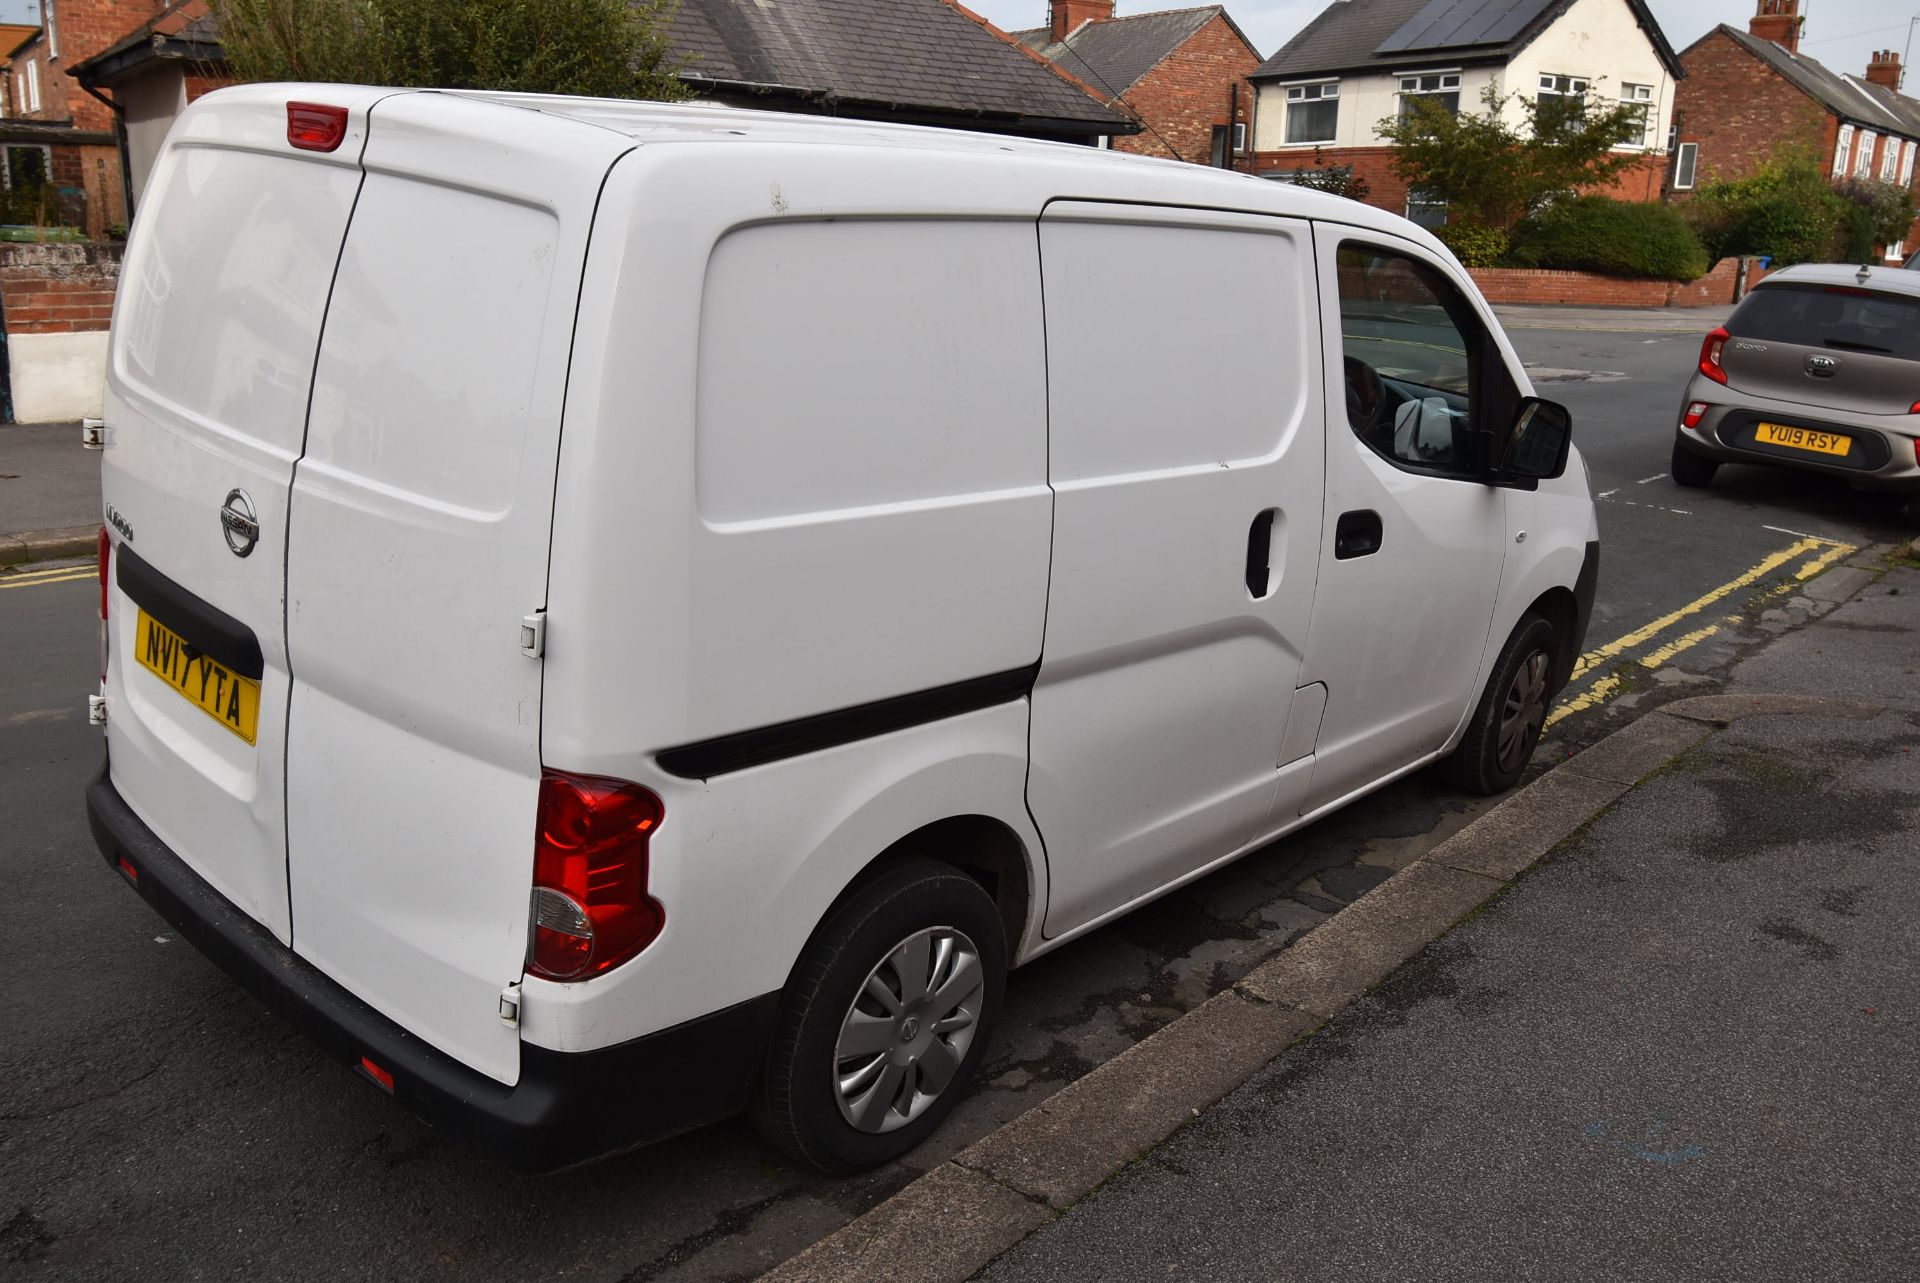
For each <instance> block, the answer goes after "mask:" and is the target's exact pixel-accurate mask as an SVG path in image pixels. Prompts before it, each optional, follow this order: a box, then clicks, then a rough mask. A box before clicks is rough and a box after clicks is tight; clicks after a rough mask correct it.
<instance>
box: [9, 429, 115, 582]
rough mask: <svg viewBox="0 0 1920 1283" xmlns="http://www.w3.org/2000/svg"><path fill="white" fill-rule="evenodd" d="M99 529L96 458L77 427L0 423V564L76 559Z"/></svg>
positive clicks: (87, 550)
mask: <svg viewBox="0 0 1920 1283" xmlns="http://www.w3.org/2000/svg"><path fill="white" fill-rule="evenodd" d="M99 530H100V456H99V455H98V454H96V453H95V452H93V451H91V450H87V449H83V448H82V447H81V445H80V425H79V424H77V423H8V424H0V566H10V565H17V564H19V563H21V562H27V561H52V560H55V559H56V558H60V557H82V556H85V555H87V554H88V553H90V552H92V551H93V550H94V547H95V540H96V539H97V537H98V534H99Z"/></svg>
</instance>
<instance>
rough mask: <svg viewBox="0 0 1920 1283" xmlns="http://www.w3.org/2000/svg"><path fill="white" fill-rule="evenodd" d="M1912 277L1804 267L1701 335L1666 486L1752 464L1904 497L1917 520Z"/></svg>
mask: <svg viewBox="0 0 1920 1283" xmlns="http://www.w3.org/2000/svg"><path fill="white" fill-rule="evenodd" d="M1917 450H1920V275H1916V274H1915V273H1911V272H1906V271H1902V270H1900V269H1898V268H1880V269H1873V268H1867V267H1848V266H1845V265H1841V264H1831V263H1822V264H1806V265H1803V266H1800V267H1790V268H1787V269H1786V270H1785V271H1781V272H1776V273H1774V274H1773V275H1772V276H1769V277H1767V279H1766V280H1764V281H1762V282H1761V283H1760V284H1759V285H1757V286H1755V287H1754V289H1753V292H1752V293H1750V294H1748V295H1747V297H1746V298H1745V299H1743V300H1742V301H1741V303H1740V305H1739V306H1738V307H1736V308H1734V310H1733V315H1732V316H1729V317H1728V318H1727V323H1726V324H1725V325H1723V326H1721V327H1720V328H1719V329H1717V330H1715V331H1714V332H1713V333H1711V334H1709V335H1707V338H1706V341H1705V342H1704V343H1702V344H1701V346H1700V365H1699V368H1698V370H1697V371H1696V372H1695V373H1694V376H1693V379H1692V380H1691V381H1690V382H1689V383H1688V384H1687V394H1686V398H1685V399H1684V400H1683V401H1681V403H1680V423H1679V426H1678V428H1677V430H1676V435H1675V437H1674V442H1673V479H1674V480H1675V481H1677V482H1678V483H1679V484H1681V485H1683V486H1704V485H1706V484H1707V483H1708V482H1710V481H1712V480H1713V474H1714V472H1715V471H1716V470H1718V468H1719V467H1720V465H1721V464H1722V463H1763V464H1772V465H1774V466H1776V467H1784V468H1801V469H1804V470H1806V471H1808V472H1823V473H1826V474H1827V475H1829V476H1835V477H1841V478H1843V479H1845V480H1846V481H1848V482H1850V483H1851V484H1853V485H1855V486H1858V487H1861V488H1873V489H1883V490H1899V491H1902V492H1904V493H1906V494H1908V495H1909V496H1912V497H1911V498H1910V499H1909V501H1908V504H1907V513H1908V515H1909V516H1914V515H1916V513H1920V453H1916V451H1917Z"/></svg>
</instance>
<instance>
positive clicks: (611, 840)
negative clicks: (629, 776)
mask: <svg viewBox="0 0 1920 1283" xmlns="http://www.w3.org/2000/svg"><path fill="white" fill-rule="evenodd" d="M665 817H666V809H665V808H664V807H663V806H662V805H661V803H660V799H659V797H658V796H656V795H655V794H654V793H653V792H652V791H651V790H649V789H645V788H642V787H641V786H640V785H638V784H629V783H627V782H626V781H625V780H615V779H608V778H607V777H605V776H600V775H569V774H567V773H566V772H564V771H553V770H548V771H543V772H541V775H540V805H539V816H538V820H537V822H536V825H535V829H534V844H533V901H532V905H531V924H530V925H531V932H530V935H531V939H530V940H529V941H528V944H527V969H528V970H530V971H531V972H533V974H535V975H537V976H543V977H545V978H546V979H548V980H585V979H587V978H589V977H591V976H597V975H600V974H601V973H602V972H605V971H608V970H610V969H612V968H614V967H617V966H619V965H620V964H621V963H623V962H625V961H627V960H628V959H629V958H631V957H633V956H634V955H635V954H637V953H639V952H640V951H641V950H642V949H644V948H646V947H647V946H648V945H650V944H652V943H653V942H654V940H655V939H657V938H658V937H659V935H660V931H661V929H662V928H663V927H665V926H666V924H667V913H666V910H665V909H664V908H662V907H661V904H660V902H659V901H658V900H655V899H654V898H653V897H652V896H650V895H648V894H647V846H648V843H649V842H651V840H652V838H653V833H654V830H655V829H658V828H659V827H660V822H661V820H662V819H664V818H665Z"/></svg>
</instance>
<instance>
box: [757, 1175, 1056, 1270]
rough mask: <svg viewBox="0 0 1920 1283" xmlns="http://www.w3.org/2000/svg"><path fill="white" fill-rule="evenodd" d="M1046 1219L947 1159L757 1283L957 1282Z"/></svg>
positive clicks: (1035, 1206) (1032, 1205) (1048, 1215)
mask: <svg viewBox="0 0 1920 1283" xmlns="http://www.w3.org/2000/svg"><path fill="white" fill-rule="evenodd" d="M1052 1219H1053V1213H1052V1212H1050V1211H1048V1210H1047V1209H1046V1208H1045V1207H1043V1206H1041V1205H1040V1204H1039V1203H1036V1202H1034V1201H1033V1200H1032V1199H1030V1198H1025V1197H1023V1196H1021V1195H1019V1194H1016V1193H1015V1192H1014V1191H1012V1190H1010V1189H1008V1188H1007V1187H1006V1186H1005V1185H1002V1184H1000V1183H999V1182H997V1181H995V1180H994V1179H993V1178H992V1177H989V1176H986V1175H983V1174H981V1173H980V1172H976V1171H970V1170H968V1169H967V1168H964V1167H956V1166H954V1165H953V1164H952V1163H947V1164H945V1165H943V1166H941V1167H936V1168H935V1169H934V1170H933V1171H931V1172H929V1173H927V1174H926V1175H925V1176H922V1177H921V1178H920V1179H918V1180H916V1181H914V1182H913V1183H912V1184H911V1185H909V1186H907V1187H906V1188H905V1189H903V1190H901V1191H900V1192H899V1193H898V1194H895V1195H894V1196H893V1197H892V1198H890V1199H888V1200H887V1201H886V1202H884V1203H882V1204H880V1206H878V1207H876V1208H874V1209H873V1210H872V1211H870V1212H868V1213H866V1214H865V1215H864V1216H862V1217H860V1218H859V1219H858V1220H856V1221H854V1222H853V1223H852V1224H851V1225H848V1226H847V1227H846V1228H845V1229H842V1230H840V1231H838V1232H837V1233H834V1234H830V1235H828V1236H827V1237H826V1238H823V1239H821V1240H820V1241H819V1242H817V1243H815V1244H814V1245H813V1246H812V1247H810V1248H808V1249H807V1250H806V1251H804V1252H802V1253H800V1254H799V1255H798V1256H795V1257H792V1258H791V1259H789V1260H787V1261H786V1262H785V1263H783V1264H781V1265H780V1266H778V1267H776V1268H775V1269H773V1270H770V1271H768V1272H767V1273H766V1274H763V1275H761V1276H760V1277H761V1279H762V1280H763V1281H764V1283H897V1281H898V1280H900V1279H904V1278H912V1279H923V1280H926V1283H961V1280H964V1279H967V1278H971V1277H972V1276H973V1274H974V1273H975V1272H976V1271H978V1270H979V1268H980V1267H981V1266H982V1265H983V1264H985V1263H986V1262H987V1261H990V1260H992V1259H993V1258H994V1257H995V1256H997V1255H998V1254H1000V1253H1001V1252H1004V1251H1006V1250H1007V1249H1008V1248H1010V1247H1012V1246H1013V1245H1014V1244H1015V1243H1018V1242H1019V1241H1020V1240H1021V1239H1023V1238H1025V1237H1026V1236H1027V1235H1029V1234H1031V1233H1033V1231H1034V1230H1036V1229H1038V1228H1040V1227H1041V1226H1042V1225H1044V1224H1046V1223H1047V1222H1048V1221H1050V1220H1052Z"/></svg>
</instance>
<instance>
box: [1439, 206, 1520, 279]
mask: <svg viewBox="0 0 1920 1283" xmlns="http://www.w3.org/2000/svg"><path fill="white" fill-rule="evenodd" d="M1434 235H1435V236H1437V237H1439V238H1440V243H1441V244H1442V245H1445V246H1446V247H1447V248H1448V249H1450V250H1452V251H1453V256H1454V257H1455V258H1457V259H1459V260H1460V264H1461V266H1463V267H1492V266H1493V265H1494V264H1495V263H1498V262H1499V261H1500V259H1501V257H1502V256H1503V255H1504V254H1505V253H1506V252H1507V242H1508V239H1509V238H1508V236H1507V233H1506V232H1505V231H1503V230H1501V229H1500V228H1498V227H1488V226H1487V225H1486V224H1485V223H1481V222H1476V221H1475V220H1473V219H1468V218H1463V219H1461V220H1459V221H1458V222H1453V223H1448V224H1447V225H1446V226H1444V227H1442V228H1440V229H1439V230H1438V231H1436V232H1434Z"/></svg>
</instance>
